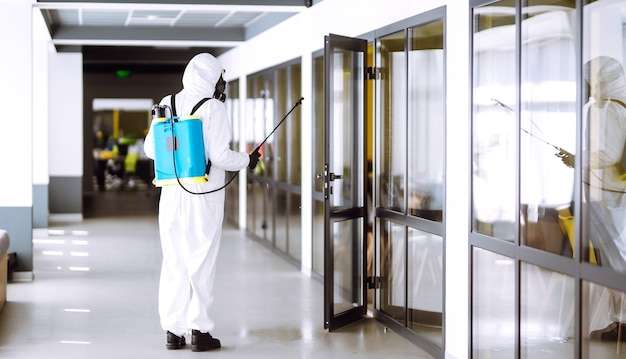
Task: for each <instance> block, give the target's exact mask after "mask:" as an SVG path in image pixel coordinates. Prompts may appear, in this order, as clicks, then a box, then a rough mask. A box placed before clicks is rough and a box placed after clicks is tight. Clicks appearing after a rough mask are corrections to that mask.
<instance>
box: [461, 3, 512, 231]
mask: <svg viewBox="0 0 626 359" xmlns="http://www.w3.org/2000/svg"><path fill="white" fill-rule="evenodd" d="M473 28H474V34H473V73H472V76H473V92H472V96H473V100H472V102H473V107H472V117H473V122H472V126H473V128H472V145H473V148H472V220H473V222H472V230H473V231H475V232H479V233H483V234H486V235H490V236H493V237H496V238H500V239H505V240H508V241H513V240H515V237H516V234H515V221H516V217H517V211H516V205H515V203H516V199H515V197H516V182H517V181H516V179H517V173H518V172H517V165H516V164H517V159H516V143H517V141H516V128H517V125H516V116H515V111H514V110H513V109H514V108H515V107H516V105H515V104H516V100H515V98H516V91H515V85H516V67H515V64H516V60H515V44H516V41H515V2H514V1H509V0H505V1H498V2H494V3H492V4H490V5H488V6H483V7H480V8H476V9H474V23H473Z"/></svg>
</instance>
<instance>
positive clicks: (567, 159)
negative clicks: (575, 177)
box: [554, 148, 574, 168]
mask: <svg viewBox="0 0 626 359" xmlns="http://www.w3.org/2000/svg"><path fill="white" fill-rule="evenodd" d="M554 155H555V156H557V157H558V158H560V159H561V161H563V163H564V164H565V165H566V166H567V167H570V168H574V155H573V154H571V153H569V152H567V151H565V150H564V149H562V148H561V149H560V151H559V152H558V153H555V154H554Z"/></svg>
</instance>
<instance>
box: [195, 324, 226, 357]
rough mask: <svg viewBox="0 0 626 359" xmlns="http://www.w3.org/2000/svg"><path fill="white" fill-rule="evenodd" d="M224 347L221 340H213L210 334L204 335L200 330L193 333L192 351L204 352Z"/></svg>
mask: <svg viewBox="0 0 626 359" xmlns="http://www.w3.org/2000/svg"><path fill="white" fill-rule="evenodd" d="M221 346H222V344H221V343H220V341H219V339H216V338H213V337H212V336H211V334H210V333H202V332H200V331H199V330H195V329H193V330H192V331H191V351H192V352H204V351H207V350H213V349H218V348H220V347H221Z"/></svg>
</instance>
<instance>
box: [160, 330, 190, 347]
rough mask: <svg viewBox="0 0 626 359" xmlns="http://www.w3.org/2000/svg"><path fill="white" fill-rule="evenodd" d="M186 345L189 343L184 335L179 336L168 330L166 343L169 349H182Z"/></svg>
mask: <svg viewBox="0 0 626 359" xmlns="http://www.w3.org/2000/svg"><path fill="white" fill-rule="evenodd" d="M185 345H187V343H186V342H185V337H184V336H183V335H181V336H180V337H179V336H177V335H176V334H174V333H172V332H170V331H168V332H167V344H166V345H165V347H166V348H167V349H180V348H182V347H184V346H185Z"/></svg>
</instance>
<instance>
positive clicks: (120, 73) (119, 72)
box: [115, 70, 130, 79]
mask: <svg viewBox="0 0 626 359" xmlns="http://www.w3.org/2000/svg"><path fill="white" fill-rule="evenodd" d="M115 76H117V77H118V78H120V79H125V78H127V77H130V70H117V71H115Z"/></svg>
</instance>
